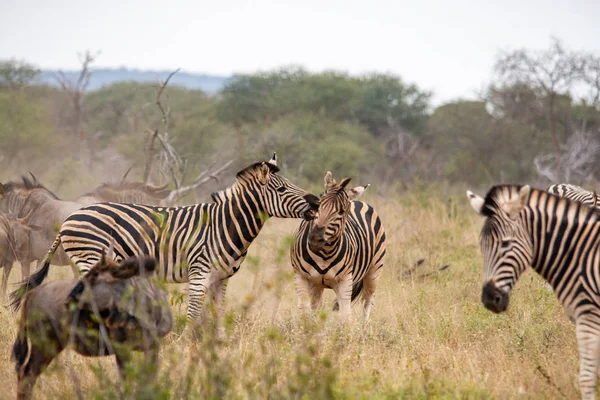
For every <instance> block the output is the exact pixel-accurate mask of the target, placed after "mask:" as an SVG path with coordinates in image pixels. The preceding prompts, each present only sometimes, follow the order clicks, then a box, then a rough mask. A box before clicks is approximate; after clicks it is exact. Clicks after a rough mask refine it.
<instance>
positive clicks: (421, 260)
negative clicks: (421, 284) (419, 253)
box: [402, 258, 425, 279]
mask: <svg viewBox="0 0 600 400" xmlns="http://www.w3.org/2000/svg"><path fill="white" fill-rule="evenodd" d="M424 262H425V259H424V258H421V259H420V260H419V261H417V262H416V263H415V264H414V265H413V266H412V267H410V268H409V269H407V270H406V271H404V272H403V273H402V279H406V278H409V277H410V276H411V275H412V274H413V272H415V271H416V270H417V268H419V267H420V266H421V265H423V263H424Z"/></svg>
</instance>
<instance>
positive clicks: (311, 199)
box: [304, 193, 319, 210]
mask: <svg viewBox="0 0 600 400" xmlns="http://www.w3.org/2000/svg"><path fill="white" fill-rule="evenodd" d="M304 200H306V202H307V203H308V204H309V205H310V208H311V209H313V210H318V209H319V198H318V197H317V196H315V195H314V194H310V193H309V194H307V195H305V196H304Z"/></svg>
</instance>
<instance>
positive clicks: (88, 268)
mask: <svg viewBox="0 0 600 400" xmlns="http://www.w3.org/2000/svg"><path fill="white" fill-rule="evenodd" d="M22 180H23V182H22V183H15V182H10V183H7V184H0V212H1V213H2V214H0V262H1V263H2V264H1V266H3V267H4V277H3V282H2V290H3V293H5V291H6V282H7V277H8V274H9V273H10V268H11V267H12V265H13V263H14V262H16V261H19V262H20V263H21V266H22V268H23V269H22V277H23V280H22V282H21V284H20V287H19V288H18V289H16V290H15V291H14V292H13V293H12V294H11V304H12V306H13V308H14V309H15V310H16V309H19V307H20V308H21V313H20V317H19V318H18V326H19V328H18V333H17V338H16V340H15V343H14V347H13V360H14V361H15V363H16V372H17V381H18V391H17V397H18V398H19V399H27V398H30V397H31V394H32V390H33V386H34V384H35V381H36V379H37V377H38V376H39V375H40V374H41V373H42V372H43V370H44V368H45V367H46V366H47V365H48V364H49V363H50V362H51V361H52V360H53V359H54V358H55V357H56V355H58V354H59V353H60V352H61V351H62V350H63V349H65V348H66V347H72V348H73V349H74V350H75V351H76V352H78V353H80V354H83V355H87V356H103V355H115V356H116V361H117V366H118V368H119V370H120V371H121V372H122V371H123V367H124V366H125V364H126V363H127V362H128V360H129V351H130V350H139V351H143V352H144V353H145V355H146V359H147V365H149V366H150V367H151V368H149V370H148V371H147V373H149V374H155V373H156V370H157V368H158V358H157V354H158V347H159V341H160V338H161V337H163V336H164V335H166V334H167V333H168V332H169V331H170V330H171V328H172V324H173V322H172V315H171V311H170V308H169V305H168V299H167V295H166V293H165V292H164V291H163V290H162V289H161V288H160V286H159V285H158V284H157V282H156V279H157V278H158V279H159V280H162V281H166V282H174V283H188V308H187V318H188V322H189V325H191V327H192V329H196V328H198V327H201V323H202V321H203V320H204V318H205V317H206V315H205V313H206V310H205V307H204V304H205V302H206V301H207V299H208V300H209V301H210V302H211V303H213V304H214V305H215V306H216V307H215V310H216V311H217V313H219V312H220V311H221V310H222V308H223V300H224V297H225V293H226V289H227V282H228V278H230V277H231V276H233V275H234V274H235V273H236V272H237V271H238V270H239V269H240V267H241V264H242V263H243V261H244V258H245V257H246V254H247V251H248V248H249V246H250V245H251V243H252V242H253V240H254V239H255V238H256V237H257V236H258V234H259V233H260V231H261V229H262V227H263V226H264V223H265V221H266V219H268V218H269V217H277V218H300V219H302V221H301V223H300V226H299V228H298V231H297V232H296V236H295V240H294V242H293V244H292V246H291V251H290V254H291V264H292V267H293V269H294V272H295V277H296V287H297V294H298V306H299V308H302V309H307V308H310V309H316V308H317V307H318V306H319V305H320V302H321V298H322V294H323V290H324V289H326V288H328V289H333V291H334V292H335V295H336V303H335V306H334V309H339V311H340V315H341V316H342V318H344V319H347V318H349V316H350V306H351V304H352V303H353V302H355V301H356V300H358V299H362V301H363V303H364V317H365V319H368V318H369V314H370V312H371V309H372V306H373V299H374V294H375V291H376V288H377V282H378V279H379V277H380V274H381V271H382V268H383V266H384V260H385V253H386V247H385V242H386V234H385V229H384V226H383V223H382V221H381V218H380V217H379V216H378V214H377V212H376V211H375V209H374V208H373V207H372V206H370V205H368V204H367V203H364V202H362V201H360V200H358V197H359V196H360V195H361V194H362V193H363V192H364V191H365V190H366V189H367V188H368V187H369V185H365V186H356V187H351V186H350V179H349V178H345V179H342V180H341V181H339V182H338V181H337V180H336V179H335V178H334V177H333V175H332V174H331V173H330V172H327V173H326V174H325V177H324V192H323V193H322V194H321V195H320V196H318V197H317V196H315V195H313V194H310V193H308V192H307V191H305V190H303V189H301V188H299V187H298V186H296V185H294V184H293V183H292V182H290V181H289V180H288V179H286V178H284V177H283V176H282V175H280V174H279V168H278V166H277V156H276V155H275V154H274V155H273V157H272V158H271V159H270V160H269V161H263V162H257V163H254V164H252V165H250V166H248V167H246V168H244V169H243V170H241V171H240V172H238V173H237V174H236V176H235V180H234V183H233V184H232V185H231V186H230V187H228V188H227V189H225V190H223V191H220V192H216V193H213V194H212V201H211V202H209V203H200V204H193V205H188V206H178V207H173V206H169V205H166V204H162V203H161V202H162V200H163V199H164V198H165V197H166V196H167V195H168V191H167V189H166V187H154V186H149V185H143V184H133V183H124V182H121V183H119V184H115V185H110V184H104V185H102V186H100V187H98V188H97V189H96V190H94V191H93V192H91V193H89V194H86V195H84V196H82V197H81V198H80V199H79V200H78V201H75V202H70V201H64V200H60V199H59V198H58V197H57V196H55V195H54V194H52V192H50V191H49V190H48V189H46V188H45V187H44V186H43V185H42V184H41V183H39V182H38V181H37V179H35V177H34V176H33V175H32V179H29V178H25V177H24V178H22ZM467 197H468V200H469V202H470V204H471V206H472V207H473V208H474V209H475V210H476V211H477V212H478V213H479V214H480V215H481V216H482V217H483V218H484V224H483V228H482V230H481V235H480V250H481V253H482V255H483V261H484V284H483V288H482V295H481V301H482V303H483V305H484V306H485V307H486V308H488V309H489V310H491V311H493V312H496V313H498V312H503V311H505V310H506V309H507V307H508V302H509V294H510V291H511V289H512V288H513V287H514V286H515V284H516V282H517V280H518V278H519V276H520V275H521V274H522V273H523V272H524V271H525V270H526V268H527V267H528V266H530V267H531V268H533V269H534V270H536V271H537V272H538V273H539V274H540V275H542V276H543V277H544V278H545V279H546V281H547V282H548V283H549V284H550V285H551V286H552V288H553V289H554V291H555V293H556V295H557V297H558V299H559V301H560V302H561V303H562V304H563V305H564V307H565V310H566V313H567V315H568V316H569V317H570V319H571V320H572V321H573V322H574V323H575V326H576V334H577V340H578V344H579V349H580V362H581V365H580V379H579V380H580V387H581V394H582V398H584V399H592V398H594V397H595V391H596V380H597V372H598V366H599V363H600V211H599V210H598V208H597V205H598V199H599V198H600V197H598V196H597V195H596V193H595V192H588V191H585V190H584V189H581V188H579V187H577V186H573V185H567V184H560V185H553V186H552V187H550V188H548V190H537V189H533V188H531V187H530V186H527V185H525V186H521V185H498V186H494V187H492V188H491V189H490V190H489V191H488V193H487V194H486V196H485V197H480V196H478V195H476V194H474V193H472V192H470V191H468V192H467ZM48 249H49V250H48ZM36 260H39V261H40V262H41V266H40V267H39V268H38V269H37V270H36V271H35V272H34V273H33V274H29V271H28V268H29V265H30V263H31V262H33V261H36ZM51 262H52V264H55V265H71V266H72V267H73V269H74V273H75V276H74V278H73V279H70V280H60V281H52V282H47V283H43V282H44V280H45V279H46V277H47V276H48V272H49V270H50V266H51ZM186 329H187V328H186ZM123 376H124V375H123V374H122V373H121V377H123Z"/></svg>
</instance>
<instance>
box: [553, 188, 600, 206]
mask: <svg viewBox="0 0 600 400" xmlns="http://www.w3.org/2000/svg"><path fill="white" fill-rule="evenodd" d="M547 191H548V192H549V193H552V194H555V195H557V196H560V197H565V198H567V199H570V200H574V201H578V202H580V203H583V204H585V205H586V206H590V207H599V206H600V196H598V194H597V193H596V191H593V192H590V191H589V190H585V189H584V188H582V187H581V186H577V185H571V184H570V183H558V184H556V185H552V186H550V187H549V188H548V189H547Z"/></svg>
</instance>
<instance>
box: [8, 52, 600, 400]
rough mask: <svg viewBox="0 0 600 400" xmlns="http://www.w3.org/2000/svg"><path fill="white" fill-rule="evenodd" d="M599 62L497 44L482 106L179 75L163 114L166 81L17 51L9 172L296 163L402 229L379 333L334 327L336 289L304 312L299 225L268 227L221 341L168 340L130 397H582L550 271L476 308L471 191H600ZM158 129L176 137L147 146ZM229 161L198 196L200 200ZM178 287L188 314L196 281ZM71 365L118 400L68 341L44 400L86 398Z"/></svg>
mask: <svg viewBox="0 0 600 400" xmlns="http://www.w3.org/2000/svg"><path fill="white" fill-rule="evenodd" d="M599 60H600V58H599V57H598V56H596V55H594V54H590V53H587V52H584V51H571V50H568V49H565V48H564V47H563V46H562V45H561V44H560V42H558V41H556V40H553V41H552V43H551V45H550V47H549V48H548V49H545V50H531V49H523V50H514V51H510V52H507V53H502V54H499V55H498V58H497V60H496V66H495V69H494V71H490V72H491V79H490V84H489V85H488V87H487V88H485V89H484V90H482V92H481V94H480V96H479V98H478V99H476V100H460V99H457V100H456V101H453V102H449V103H446V104H441V105H433V104H432V100H431V99H432V94H431V93H428V92H426V91H424V90H422V89H421V88H419V87H417V86H415V85H413V84H410V83H409V81H407V80H404V79H403V78H401V77H398V76H393V75H389V74H367V75H363V76H351V75H348V74H345V73H343V72H339V71H330V72H323V73H311V72H308V71H306V70H304V69H302V68H300V67H288V68H282V69H279V70H274V71H266V72H259V73H256V74H250V75H238V76H234V77H233V78H231V79H230V80H229V81H228V82H227V84H226V85H225V86H224V88H223V89H222V90H221V91H219V92H218V93H216V94H214V95H212V94H211V95H209V94H206V93H203V92H201V91H199V90H190V89H185V88H182V87H178V86H176V85H174V84H172V83H169V85H167V86H166V88H165V89H164V92H163V93H162V94H161V96H160V98H159V99H160V105H161V106H162V107H163V108H162V110H161V109H160V107H159V106H158V105H157V104H156V103H157V92H158V91H159V87H160V85H159V84H148V83H134V82H122V83H117V84H113V85H110V86H106V87H104V88H101V89H99V90H95V91H87V90H86V88H87V86H86V76H88V75H86V74H87V73H93V68H91V69H90V68H89V67H90V66H91V65H92V64H93V62H94V58H93V57H91V56H89V54H88V55H86V58H85V59H83V60H82V61H83V63H82V75H81V76H80V77H81V79H79V80H75V81H72V80H69V81H67V80H64V79H62V78H61V76H58V79H59V81H60V83H61V84H60V85H59V86H58V87H53V86H48V85H44V84H41V83H39V80H38V79H37V77H38V74H39V71H38V70H37V69H36V68H35V67H34V66H31V65H29V64H27V63H25V62H21V61H15V60H6V61H3V62H1V63H0V181H2V182H5V181H6V180H9V179H15V178H16V177H17V176H18V175H20V174H23V173H26V172H27V171H32V172H34V173H35V174H36V175H37V176H38V178H39V179H40V181H42V182H43V183H45V184H46V185H47V186H48V187H49V188H50V189H51V190H53V191H55V192H56V193H57V194H59V195H60V197H62V198H65V199H74V198H76V197H77V196H78V195H80V194H82V193H85V192H87V191H88V190H90V189H91V188H92V187H94V186H96V185H97V184H99V183H100V182H105V181H117V180H119V179H120V178H121V176H122V175H123V173H124V172H125V171H126V170H127V169H128V168H129V167H132V166H133V167H134V169H133V171H132V172H131V174H130V178H133V179H142V177H143V173H144V168H143V167H144V165H145V164H146V163H147V162H148V161H149V160H151V161H152V166H153V167H152V169H151V170H150V171H149V175H150V179H151V181H153V182H154V183H156V184H161V183H164V182H170V183H171V187H172V188H173V186H176V185H179V184H181V183H182V182H188V183H189V182H191V181H193V179H194V178H195V177H196V176H197V175H198V174H199V173H200V172H201V171H204V170H206V169H207V168H208V167H209V166H211V165H213V163H215V162H216V163H221V164H224V163H225V162H226V161H227V160H228V159H233V160H234V164H235V168H242V167H244V166H246V165H248V164H249V163H251V162H254V161H256V160H258V159H266V158H268V157H269V156H270V154H271V152H272V151H277V152H278V155H279V157H280V163H281V164H282V170H283V174H284V175H285V176H287V177H289V178H290V179H292V180H293V181H295V182H297V183H299V184H300V185H301V186H303V187H306V188H309V189H311V190H312V191H313V192H315V193H319V192H320V188H321V185H322V184H321V182H322V178H323V175H324V173H325V171H327V170H331V171H333V173H334V175H335V176H336V177H342V176H351V177H352V178H353V181H354V182H356V183H357V184H360V183H371V184H372V185H373V186H372V187H371V188H370V189H369V192H368V193H367V195H366V201H367V202H369V203H371V204H373V205H374V206H375V207H376V209H377V210H378V212H379V213H380V214H381V217H382V220H383V221H384V223H385V226H386V230H387V234H388V238H389V240H388V256H387V262H386V267H385V270H384V272H383V274H382V277H381V281H380V282H381V285H380V288H379V290H378V292H377V296H376V305H375V308H374V312H373V314H372V320H371V322H370V323H369V324H364V323H363V321H362V315H361V312H360V306H355V307H354V320H353V322H352V323H350V324H349V325H344V324H340V322H339V321H337V318H336V316H335V315H334V314H330V313H329V312H328V310H329V308H328V307H329V304H330V303H331V301H332V294H331V293H329V294H328V297H327V298H326V301H325V305H326V306H325V308H324V311H323V312H321V313H319V314H317V315H315V316H308V317H303V316H300V315H297V312H296V299H295V289H294V286H293V279H292V277H293V274H292V270H291V267H290V265H289V245H290V237H289V235H290V234H291V233H292V232H293V231H294V229H295V228H296V226H297V224H298V221H292V220H285V221H284V220H271V221H269V222H268V224H267V227H266V228H265V229H264V231H263V233H261V235H260V236H259V238H258V239H257V242H256V243H254V244H253V245H252V247H251V248H250V251H249V256H248V258H247V260H246V261H245V263H244V265H243V267H242V269H241V271H240V273H239V274H238V275H236V276H235V277H233V278H232V280H231V282H230V284H229V288H228V295H227V307H226V308H227V315H226V316H225V318H224V320H223V324H224V332H223V334H222V335H221V336H217V335H216V334H214V332H212V333H211V331H210V329H209V332H208V334H207V335H205V337H204V339H203V340H202V341H200V342H189V341H188V340H187V339H185V338H183V339H180V338H179V334H180V332H181V330H182V326H181V323H179V324H178V326H177V328H176V329H175V331H174V332H173V334H171V335H170V336H169V337H167V339H166V340H165V341H164V347H163V350H162V352H161V363H162V366H161V376H160V379H159V380H158V381H156V382H150V383H147V386H145V387H144V388H142V389H143V392H137V393H136V392H135V388H134V387H127V388H125V389H126V390H127V394H128V395H129V397H139V398H182V397H185V396H186V395H189V396H191V397H193V398H211V399H220V398H224V397H227V398H291V399H301V398H309V399H312V398H340V399H346V398H347V399H350V398H352V399H354V398H376V399H377V398H379V399H386V398H390V399H392V398H394V399H395V398H417V399H421V398H422V399H425V398H473V399H479V398H516V397H523V398H556V397H567V398H576V397H578V384H577V373H578V355H577V350H576V343H575V335H574V329H573V326H572V325H571V324H570V322H569V321H568V320H567V318H565V317H564V315H563V311H562V309H561V307H560V305H559V303H558V302H557V301H556V299H555V297H554V295H553V293H552V292H550V291H548V290H547V289H546V288H545V287H544V285H543V283H542V282H541V279H539V277H537V276H535V274H532V273H530V274H526V275H525V276H523V277H522V278H521V282H519V284H518V285H517V287H516V289H515V290H514V291H513V294H512V296H511V305H510V308H509V311H508V312H507V313H506V314H504V315H494V314H492V313H490V312H489V311H487V310H485V309H484V308H483V306H482V305H481V304H480V300H479V299H480V290H481V273H482V271H481V270H482V266H481V263H482V260H481V255H480V254H479V250H478V245H477V242H478V241H477V238H478V234H479V229H480V226H481V220H480V218H479V216H477V215H475V214H474V213H473V212H472V211H471V210H470V209H467V208H468V205H467V204H466V201H465V199H464V188H465V187H469V188H471V189H479V193H480V194H483V193H484V191H485V190H486V189H487V188H488V187H489V186H490V185H492V184H495V183H499V182H500V181H505V182H506V181H513V182H527V183H532V184H534V185H535V186H543V185H546V184H548V183H550V182H552V181H567V180H568V181H571V182H574V183H581V184H584V185H587V186H592V187H593V186H594V185H595V184H596V182H597V177H598V173H599V172H600V171H599V170H598V168H600V163H598V159H597V154H600V137H599V132H598V128H599V127H600V114H599V111H598V101H599V97H600V61H599ZM465 62H467V60H465ZM166 78H167V77H165V79H166ZM449 79H451V77H449ZM157 135H158V136H157ZM152 137H154V138H155V139H156V138H157V137H160V140H161V141H163V142H164V144H161V145H159V144H158V143H157V142H155V143H154V145H153V146H150V145H151V144H152ZM235 168H232V169H231V170H229V171H228V172H227V173H226V174H224V175H222V177H221V179H220V180H219V181H216V182H213V183H212V184H211V186H210V187H207V186H203V187H202V191H199V192H197V193H195V197H194V198H193V199H192V198H189V199H187V198H186V199H184V200H185V202H191V201H199V200H207V199H208V195H209V194H210V192H211V191H212V190H214V189H217V188H220V187H224V186H226V185H229V184H230V183H231V182H232V180H233V177H234V171H235ZM224 176H225V178H223V177H224ZM176 182H177V183H176ZM184 200H182V201H184ZM421 259H424V263H423V264H422V265H421V266H420V267H418V268H416V269H415V270H414V271H413V272H412V273H411V272H410V271H411V270H412V269H413V268H412V267H413V266H414V265H417V264H418V261H419V260H421ZM447 264H449V265H450V267H449V268H446V269H445V270H443V271H438V270H439V269H440V268H441V267H442V266H444V265H447ZM13 271H18V269H16V268H15V269H13ZM17 276H18V272H14V273H13V275H12V277H11V280H12V281H13V282H14V281H16V279H17ZM60 276H63V277H66V276H70V272H69V271H67V270H64V269H63V270H60V269H55V270H54V271H53V272H52V276H51V278H52V279H56V278H57V277H60ZM170 289H171V291H172V293H171V295H172V298H173V300H174V303H175V309H176V312H177V314H178V317H179V320H180V322H181V319H182V318H183V315H184V313H185V304H186V299H185V286H171V287H170ZM182 295H183V296H184V297H182ZM15 319H16V315H15V314H14V313H12V312H11V311H9V310H7V309H5V308H2V307H0V382H6V384H5V391H4V392H3V394H2V395H0V397H3V396H4V395H6V396H7V397H9V398H10V397H14V395H15V379H14V372H13V364H12V363H11V362H10V361H9V352H10V348H11V346H12V343H13V341H14V337H15V334H16V325H15V323H14V321H15ZM71 358H72V360H71ZM71 363H72V364H74V366H75V371H76V372H77V374H78V376H79V378H80V379H79V381H80V382H81V384H82V385H83V387H84V390H85V393H86V394H87V395H89V396H90V397H92V396H95V397H96V398H118V394H117V385H116V383H115V382H116V373H115V368H114V365H113V361H112V360H108V359H107V360H102V361H98V360H86V359H83V358H81V357H78V356H76V355H73V354H72V353H71V352H65V353H63V354H62V355H61V356H60V357H59V360H57V362H54V363H53V366H52V368H51V371H49V372H50V373H49V374H46V375H44V376H43V377H42V378H41V380H40V382H39V384H38V386H37V388H36V393H37V395H38V397H39V398H71V397H73V396H74V387H73V382H72V380H71V379H70V378H69V376H70V375H69V366H70V365H71ZM135 372H136V371H135V368H134V369H132V371H131V374H132V377H134V376H135Z"/></svg>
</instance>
